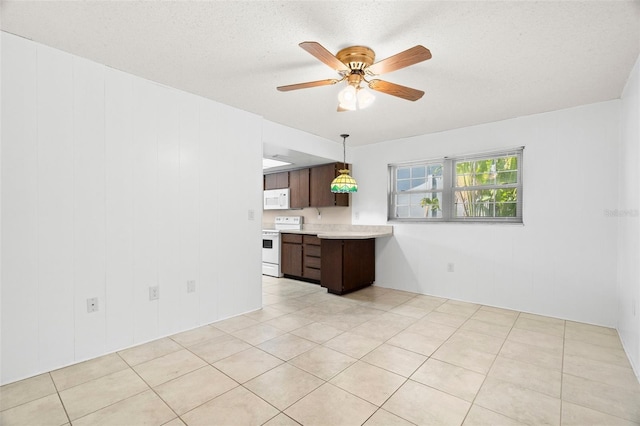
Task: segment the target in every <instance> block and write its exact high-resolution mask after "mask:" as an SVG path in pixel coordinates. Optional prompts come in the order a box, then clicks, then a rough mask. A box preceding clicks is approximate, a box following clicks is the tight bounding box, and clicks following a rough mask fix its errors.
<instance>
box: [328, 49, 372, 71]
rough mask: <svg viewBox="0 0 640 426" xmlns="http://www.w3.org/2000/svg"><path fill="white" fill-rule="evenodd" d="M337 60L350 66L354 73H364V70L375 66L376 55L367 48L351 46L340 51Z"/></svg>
mask: <svg viewBox="0 0 640 426" xmlns="http://www.w3.org/2000/svg"><path fill="white" fill-rule="evenodd" d="M336 58H338V60H339V61H340V62H342V63H344V64H345V65H346V66H348V67H349V68H350V69H351V71H352V72H353V71H362V73H364V70H365V69H366V68H367V67H368V66H370V65H371V64H373V61H374V60H375V58H376V54H375V53H374V51H373V50H371V49H369V48H368V47H365V46H351V47H346V48H344V49H342V50H341V51H339V52H338V53H337V54H336Z"/></svg>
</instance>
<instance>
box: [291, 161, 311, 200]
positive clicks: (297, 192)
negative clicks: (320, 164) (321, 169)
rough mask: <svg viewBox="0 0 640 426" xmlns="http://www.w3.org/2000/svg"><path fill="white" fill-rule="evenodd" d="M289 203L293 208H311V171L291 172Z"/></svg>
mask: <svg viewBox="0 0 640 426" xmlns="http://www.w3.org/2000/svg"><path fill="white" fill-rule="evenodd" d="M289 187H290V188H291V193H290V194H289V202H290V205H291V208H293V209H300V208H303V207H309V169H300V170H292V171H291V172H289Z"/></svg>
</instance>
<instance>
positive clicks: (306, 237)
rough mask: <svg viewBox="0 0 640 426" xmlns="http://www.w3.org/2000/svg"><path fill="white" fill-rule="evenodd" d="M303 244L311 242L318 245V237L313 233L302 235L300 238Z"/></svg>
mask: <svg viewBox="0 0 640 426" xmlns="http://www.w3.org/2000/svg"><path fill="white" fill-rule="evenodd" d="M302 241H304V243H305V244H313V245H314V246H319V245H320V238H318V237H317V236H315V235H304V236H303V238H302Z"/></svg>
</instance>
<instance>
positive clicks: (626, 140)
mask: <svg viewBox="0 0 640 426" xmlns="http://www.w3.org/2000/svg"><path fill="white" fill-rule="evenodd" d="M620 129H621V132H620V137H621V145H620V159H619V164H620V177H619V182H620V199H619V202H618V206H619V207H618V208H619V210H620V212H621V214H620V215H619V217H618V218H617V222H618V236H619V237H618V238H619V239H618V292H617V296H618V300H617V302H618V304H617V308H618V309H617V312H618V315H617V328H618V332H619V333H620V337H621V338H622V342H623V344H624V347H625V350H626V352H627V354H628V356H629V359H630V361H631V364H632V365H633V367H634V369H635V372H636V375H638V376H639V377H640V273H639V272H640V270H639V268H638V259H640V247H639V244H638V243H639V241H640V228H639V227H638V222H639V220H640V217H639V213H638V212H639V209H640V203H639V202H638V201H639V199H640V197H639V196H640V173H638V166H639V165H640V149H639V148H640V58H639V59H638V61H636V64H635V67H634V68H633V71H632V72H631V75H630V76H629V80H628V82H627V85H626V87H625V89H624V92H623V94H622V108H621V127H620Z"/></svg>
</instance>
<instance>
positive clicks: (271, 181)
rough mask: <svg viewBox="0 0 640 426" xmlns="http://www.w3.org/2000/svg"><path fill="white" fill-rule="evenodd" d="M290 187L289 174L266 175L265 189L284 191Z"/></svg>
mask: <svg viewBox="0 0 640 426" xmlns="http://www.w3.org/2000/svg"><path fill="white" fill-rule="evenodd" d="M288 187H289V172H279V173H271V174H268V175H264V189H283V188H288Z"/></svg>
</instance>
